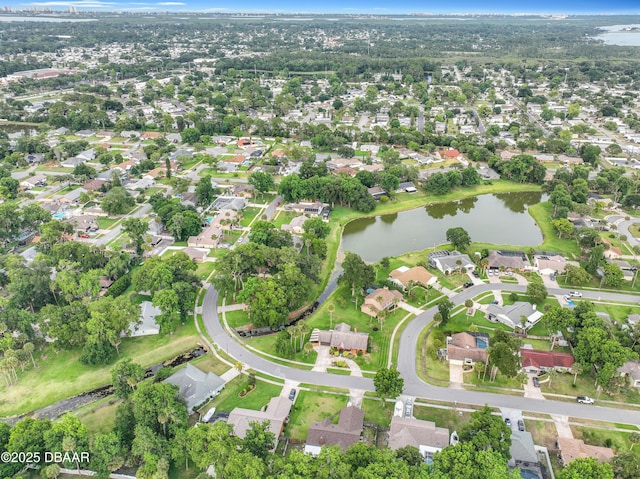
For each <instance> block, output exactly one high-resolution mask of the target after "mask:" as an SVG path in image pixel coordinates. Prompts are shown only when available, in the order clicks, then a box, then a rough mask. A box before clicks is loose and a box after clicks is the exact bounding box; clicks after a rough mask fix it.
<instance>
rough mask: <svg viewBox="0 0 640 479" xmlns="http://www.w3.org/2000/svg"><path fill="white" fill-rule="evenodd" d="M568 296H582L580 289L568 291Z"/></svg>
mask: <svg viewBox="0 0 640 479" xmlns="http://www.w3.org/2000/svg"><path fill="white" fill-rule="evenodd" d="M569 296H571V297H572V298H582V293H581V292H580V291H569Z"/></svg>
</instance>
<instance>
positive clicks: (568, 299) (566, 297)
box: [564, 295, 571, 303]
mask: <svg viewBox="0 0 640 479" xmlns="http://www.w3.org/2000/svg"><path fill="white" fill-rule="evenodd" d="M564 300H565V301H566V302H567V303H568V302H569V301H571V296H568V295H567V296H565V297H564Z"/></svg>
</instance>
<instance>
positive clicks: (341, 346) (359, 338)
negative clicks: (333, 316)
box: [309, 323, 369, 354]
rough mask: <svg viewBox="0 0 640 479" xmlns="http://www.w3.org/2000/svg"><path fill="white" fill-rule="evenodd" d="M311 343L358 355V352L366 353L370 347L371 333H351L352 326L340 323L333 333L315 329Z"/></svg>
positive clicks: (356, 331) (354, 331) (310, 339)
mask: <svg viewBox="0 0 640 479" xmlns="http://www.w3.org/2000/svg"><path fill="white" fill-rule="evenodd" d="M309 342H310V343H311V344H319V345H321V346H329V347H331V348H336V349H338V350H340V351H350V352H351V353H352V354H357V353H358V351H362V352H363V353H366V352H367V346H368V345H369V333H359V332H358V330H353V331H351V326H349V325H348V324H346V323H339V324H337V325H336V328H335V329H334V330H333V331H321V330H319V329H314V330H313V331H312V332H311V337H310V338H309Z"/></svg>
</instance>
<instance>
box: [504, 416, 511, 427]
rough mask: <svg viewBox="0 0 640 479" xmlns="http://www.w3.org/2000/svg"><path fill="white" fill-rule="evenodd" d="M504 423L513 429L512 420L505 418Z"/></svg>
mask: <svg viewBox="0 0 640 479" xmlns="http://www.w3.org/2000/svg"><path fill="white" fill-rule="evenodd" d="M504 423H505V424H506V425H507V426H509V427H511V419H509V418H508V417H505V418H504Z"/></svg>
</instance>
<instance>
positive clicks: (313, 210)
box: [285, 201, 328, 218]
mask: <svg viewBox="0 0 640 479" xmlns="http://www.w3.org/2000/svg"><path fill="white" fill-rule="evenodd" d="M327 207H328V205H326V204H324V203H321V202H319V201H310V202H309V201H301V202H299V203H291V204H288V205H286V206H285V210H293V211H294V212H296V213H299V214H303V215H307V216H309V217H311V218H313V217H314V216H321V215H322V214H323V211H324V209H325V208H327Z"/></svg>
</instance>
